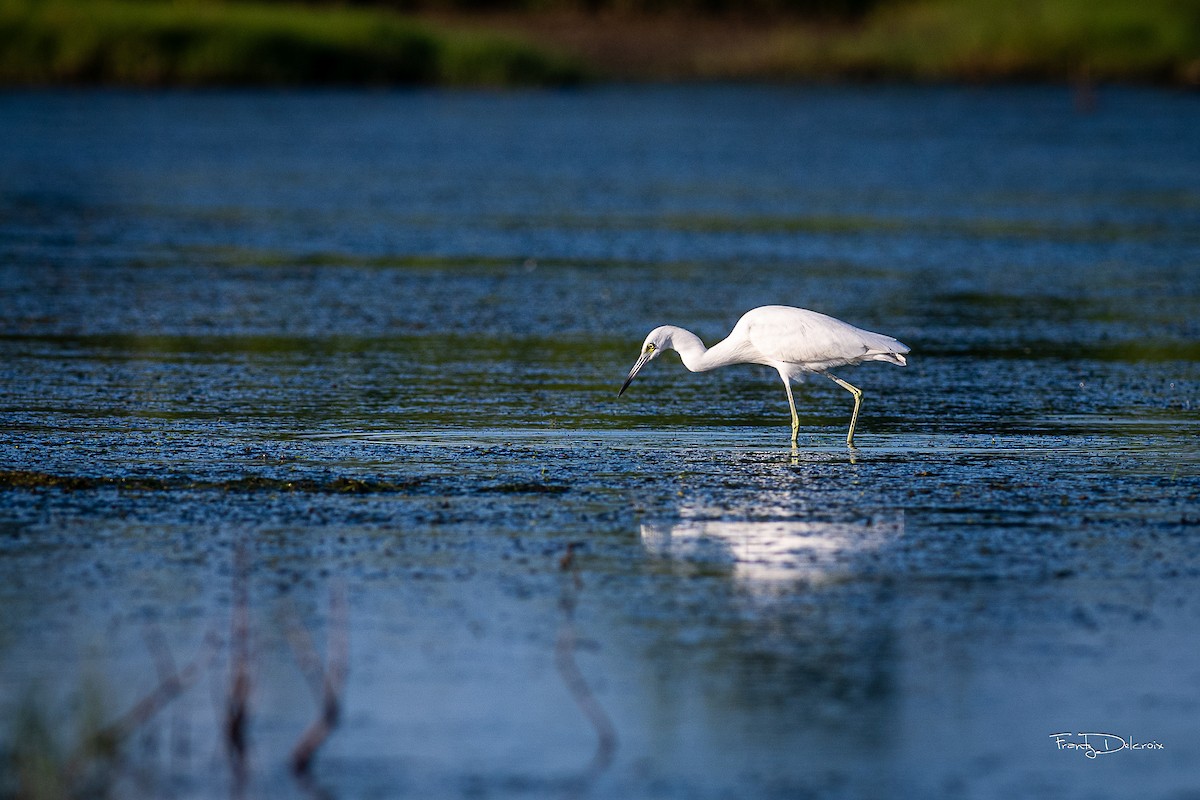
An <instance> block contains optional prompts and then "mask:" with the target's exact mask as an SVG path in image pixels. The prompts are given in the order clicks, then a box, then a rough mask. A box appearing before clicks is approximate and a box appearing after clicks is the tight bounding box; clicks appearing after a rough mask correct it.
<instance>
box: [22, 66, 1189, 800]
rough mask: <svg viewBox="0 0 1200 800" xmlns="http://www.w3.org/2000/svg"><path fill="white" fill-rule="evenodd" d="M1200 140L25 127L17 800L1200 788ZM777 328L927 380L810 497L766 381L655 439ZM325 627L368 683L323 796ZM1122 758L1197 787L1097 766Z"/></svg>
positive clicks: (843, 105)
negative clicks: (302, 749) (756, 331)
mask: <svg viewBox="0 0 1200 800" xmlns="http://www.w3.org/2000/svg"><path fill="white" fill-rule="evenodd" d="M1198 126H1200V100H1198V98H1197V97H1196V96H1195V95H1190V94H1179V93H1172V92H1161V91H1154V90H1133V89H1110V90H1103V91H1101V92H1100V94H1099V96H1098V104H1097V106H1096V107H1095V108H1094V109H1091V110H1087V111H1081V110H1080V109H1078V108H1077V107H1076V105H1075V104H1074V103H1073V99H1072V97H1071V96H1070V94H1069V93H1068V92H1066V91H1065V90H1061V89H1052V88H1045V89H1036V88H1020V89H986V90H983V89H978V90H977V89H952V88H944V89H929V88H926V89H907V88H898V87H887V88H884V87H879V88H805V89H788V88H755V87H703V88H679V87H670V88H612V89H593V90H585V91H577V92H564V93H540V92H539V93H522V92H514V93H479V94H475V93H441V92H402V93H388V92H375V93H373V92H334V93H308V92H297V93H208V92H204V93H170V94H140V93H121V92H86V93H70V92H32V93H12V94H7V95H3V96H0V138H2V140H3V141H4V142H5V143H6V144H5V147H4V148H0V298H2V299H0V375H2V376H3V378H2V386H3V389H2V392H0V421H2V425H0V447H2V450H0V454H2V456H0V457H2V462H0V470H2V472H0V477H2V478H3V485H2V486H0V607H3V609H4V613H3V615H2V616H0V708H3V710H4V711H3V717H4V718H5V719H7V720H9V723H8V724H7V725H6V726H4V727H3V728H0V749H2V750H3V753H4V754H5V756H6V758H5V762H4V763H5V765H6V766H5V771H4V772H3V773H0V779H2V781H3V784H2V785H3V791H4V792H5V793H6V794H7V793H10V792H11V791H14V790H15V787H19V786H25V787H28V786H30V785H43V784H45V785H50V786H59V787H60V788H61V787H62V786H63V785H66V786H67V788H75V789H79V788H80V787H81V786H83V785H85V784H86V783H87V781H88V780H90V781H93V782H94V783H96V784H98V785H100V786H103V787H110V788H112V789H113V793H114V794H116V795H118V796H134V795H142V796H144V795H147V794H153V795H156V796H174V797H209V796H226V795H233V796H238V795H243V796H272V797H278V796H306V795H309V794H314V793H315V794H324V795H326V796H332V797H363V796H370V797H409V796H413V797H467V796H471V797H476V796H485V797H578V796H593V797H612V798H628V797H667V798H693V797H754V798H765V797H846V798H850V797H880V798H891V797H896V796H918V795H919V796H924V797H964V796H970V797H1014V796H1022V797H1054V798H1064V797H1102V796H1112V797H1127V796H1131V794H1134V793H1136V794H1138V795H1139V796H1184V795H1185V793H1186V792H1188V791H1194V787H1195V779H1196V772H1195V767H1194V756H1193V754H1192V753H1191V752H1190V751H1189V748H1190V739H1191V738H1192V735H1193V733H1194V730H1195V724H1194V721H1195V719H1196V716H1197V713H1200V694H1198V691H1197V687H1200V668H1198V667H1197V666H1196V664H1195V663H1194V658H1193V657H1192V654H1193V653H1195V652H1196V649H1197V646H1198V645H1200V635H1198V634H1197V631H1198V630H1200V626H1198V625H1197V623H1198V622H1200V594H1198V593H1197V589H1200V546H1198V543H1197V539H1196V536H1197V527H1196V526H1197V522H1198V521H1200V503H1198V500H1200V478H1198V474H1197V473H1198V466H1200V450H1198V448H1197V445H1196V442H1197V434H1198V433H1200V408H1198V406H1197V403H1198V401H1200V344H1198V342H1200V288H1198V287H1200V184H1198V182H1197V176H1200V151H1198V150H1197V149H1196V148H1195V146H1194V132H1195V130H1196V129H1197V127H1198ZM766 303H788V304H794V305H802V306H806V307H810V308H815V309H818V310H821V311H824V312H826V313H831V314H834V315H836V316H839V317H841V318H844V319H846V320H848V321H850V322H852V323H855V324H858V325H860V326H863V327H866V328H869V329H872V330H879V331H882V332H885V333H888V334H891V335H894V336H896V337H897V338H899V339H901V340H902V341H904V342H906V343H907V344H909V345H910V346H911V347H912V348H913V352H912V355H911V357H910V363H909V366H908V367H907V368H905V369H898V368H895V367H892V366H890V365H884V364H871V365H866V366H863V367H860V368H857V369H849V370H846V371H845V374H844V375H843V377H845V378H847V379H848V380H850V381H852V382H854V383H856V384H857V385H859V386H861V387H863V388H864V390H865V392H866V399H865V403H864V408H863V415H862V417H861V418H860V421H859V430H858V433H857V435H856V442H857V444H858V448H857V449H855V450H848V449H847V448H846V447H845V445H844V439H845V426H846V425H847V423H848V419H849V412H850V407H851V402H850V398H849V396H848V395H847V394H846V393H845V392H843V391H842V390H840V389H839V388H837V387H836V386H834V385H833V384H832V383H830V382H828V381H826V380H824V379H820V378H817V379H814V380H811V381H809V382H807V383H805V384H803V385H801V386H799V387H798V388H797V401H798V405H799V411H800V415H801V437H800V445H799V447H798V448H797V449H795V450H792V449H791V448H790V447H789V446H788V441H787V437H788V412H787V409H786V404H785V399H784V396H783V392H782V388H781V387H780V386H779V382H778V377H777V376H774V375H773V374H772V373H771V372H770V371H769V370H766V369H761V368H757V367H735V368H729V369H725V370H720V371H717V372H714V373H708V374H702V375H694V374H691V373H687V372H686V371H685V370H683V369H682V367H681V366H679V365H678V363H673V362H675V361H676V359H674V358H673V357H667V358H664V359H661V360H659V361H658V362H657V363H655V364H654V365H652V366H651V367H650V368H648V369H647V370H646V371H645V372H644V373H643V375H642V377H639V379H638V381H637V382H636V383H634V385H633V386H632V388H631V390H630V392H628V393H627V394H626V395H625V396H624V397H622V398H620V399H619V400H618V399H617V397H616V389H617V388H618V387H619V386H620V383H621V380H622V379H623V378H624V375H625V373H626V371H627V370H628V368H629V366H630V365H631V364H632V361H633V359H634V357H635V356H636V354H637V350H638V346H639V344H640V342H641V340H642V337H643V336H644V335H645V333H646V332H647V331H648V330H649V329H650V328H652V327H653V326H655V325H657V324H660V323H664V322H672V323H676V324H681V325H684V326H687V327H690V328H692V329H694V330H695V331H696V332H697V333H699V334H700V335H701V336H702V337H703V338H704V339H705V340H706V341H707V342H709V343H710V344H711V343H712V342H713V341H715V340H717V339H719V338H720V337H721V336H723V335H724V334H725V333H726V332H727V331H728V329H729V328H730V327H731V326H732V324H733V323H734V322H735V321H736V319H737V317H738V316H739V315H740V314H741V313H742V312H743V311H745V310H747V309H749V308H751V307H753V306H756V305H760V304H766ZM242 593H244V594H245V595H246V599H245V600H240V599H239V597H240V596H241V594H242ZM340 597H344V598H345V603H346V611H345V614H344V617H343V615H342V612H340V611H339V610H338V609H339V605H338V603H339V601H338V599H337V598H340ZM243 616H244V617H245V618H247V619H248V628H249V631H250V633H249V638H248V640H243V639H242V638H239V637H240V634H239V633H238V628H237V626H236V624H235V622H236V621H237V620H238V619H240V618H242V617H243ZM343 619H344V620H345V621H344V622H342V621H341V620H343ZM305 630H307V631H308V632H309V634H308V635H311V637H312V640H313V645H312V647H313V648H314V649H315V650H316V651H317V652H318V653H319V654H321V655H322V657H323V656H324V654H326V653H331V654H333V658H334V660H335V661H336V660H337V659H336V652H337V650H338V644H337V642H338V641H339V637H340V636H341V635H342V634H344V635H345V636H346V637H347V638H348V640H349V648H350V650H349V657H348V659H347V664H348V668H349V673H348V674H349V677H348V681H347V683H346V686H345V689H344V693H343V700H344V703H343V706H344V707H343V713H342V716H341V718H340V721H339V724H338V726H337V727H336V729H335V730H334V732H333V734H332V736H331V737H330V738H329V739H328V741H327V742H326V743H325V745H324V746H323V747H322V748H321V749H320V750H319V751H318V753H317V756H316V761H315V762H314V766H313V770H312V777H311V780H310V781H308V782H305V781H301V780H297V779H296V778H294V777H293V776H292V775H291V774H290V773H289V770H288V758H289V752H290V750H291V748H292V747H293V746H294V744H295V742H296V741H297V740H298V738H299V737H300V735H301V733H302V732H303V731H304V729H305V728H306V726H308V725H309V724H310V723H311V722H312V721H313V720H314V719H315V718H316V716H317V709H318V702H317V698H316V697H315V696H314V694H313V692H311V691H310V689H309V687H308V686H307V685H306V679H305V667H306V666H307V667H309V668H310V669H309V672H312V669H311V667H312V662H313V659H312V658H310V657H307V656H306V655H305V653H306V652H307V649H306V645H305V644H304V642H305V634H303V633H301V631H305ZM239 642H246V644H245V647H246V648H247V649H246V651H245V652H246V655H244V656H238V655H237V653H238V652H239V647H241V646H242V645H241V644H239ZM167 654H169V658H168V657H167ZM172 660H173V661H174V662H175V665H176V666H175V669H185V667H186V665H187V664H189V663H192V662H194V663H192V666H193V668H194V671H193V672H192V673H189V675H190V676H191V677H192V678H193V679H194V681H193V682H192V683H191V684H189V685H188V687H187V688H186V691H184V692H182V693H181V694H180V695H179V696H178V697H175V698H174V699H172V700H171V701H170V702H167V703H165V704H164V705H163V706H162V708H161V709H159V710H157V713H154V714H146V715H144V716H137V714H136V713H135V715H134V717H132V718H129V717H126V718H123V717H122V714H125V713H126V712H127V711H128V710H129V709H130V708H134V707H135V706H136V704H137V703H138V702H139V701H143V700H145V699H146V698H147V697H149V696H151V695H153V692H154V690H155V688H156V687H161V685H163V684H164V682H165V680H166V678H165V677H164V676H169V675H170V674H171V672H172V669H173V668H172V667H170V666H169V665H168V662H169V661H172ZM239 664H240V665H242V666H243V667H245V669H246V670H247V672H248V674H249V677H250V691H249V694H248V699H247V701H246V705H245V710H246V712H247V715H248V716H247V719H248V728H247V736H248V742H249V749H248V751H247V757H246V760H245V761H244V763H243V768H242V770H241V772H240V773H239V772H238V770H237V769H236V768H235V766H234V763H233V761H234V760H233V759H232V758H231V757H230V756H229V753H228V747H227V739H228V737H227V736H226V735H225V734H224V733H223V730H224V727H223V726H224V721H223V720H224V715H225V711H224V708H225V705H226V703H227V702H228V700H229V697H230V695H231V689H230V686H231V684H232V682H233V679H232V674H233V673H234V672H236V671H237V667H238V665H239ZM318 683H319V681H318ZM317 693H318V694H319V687H318V692H317ZM121 719H126V720H129V719H133V720H134V722H132V723H130V724H129V725H128V726H127V728H126V729H122V731H123V733H122V740H121V747H120V753H121V758H120V759H118V760H116V761H110V760H107V759H106V758H104V757H102V756H100V755H96V754H94V753H93V754H84V755H80V753H81V752H82V751H81V750H80V747H81V742H84V741H86V740H87V733H86V731H87V730H88V726H89V725H91V726H92V727H93V728H94V727H96V726H101V727H103V726H104V725H111V724H113V722H114V721H119V720H121ZM1087 731H1092V732H1108V733H1112V734H1115V735H1120V736H1122V737H1124V738H1126V739H1130V738H1132V739H1135V740H1137V741H1139V742H1147V741H1156V742H1158V743H1161V744H1163V745H1164V747H1163V749H1161V750H1157V749H1156V750H1124V751H1121V752H1118V753H1113V754H1109V755H1105V756H1102V757H1101V758H1099V759H1092V760H1089V759H1086V758H1085V757H1083V755H1081V753H1080V751H1078V750H1067V749H1060V748H1059V747H1058V746H1057V745H1056V742H1055V740H1054V739H1053V738H1052V737H1051V735H1052V734H1056V733H1064V732H1070V733H1078V732H1087ZM1074 741H1078V739H1075V740H1074ZM1097 741H1098V740H1097ZM31 753H33V754H35V755H37V756H38V757H39V758H43V757H44V758H43V760H42V761H39V762H38V763H43V762H45V763H49V764H51V765H52V766H50V767H46V768H45V770H44V772H43V773H37V774H40V775H41V777H30V774H31V773H30V772H29V769H28V765H29V764H30V763H32V762H31V758H33V757H32V756H31V755H30V754H31ZM72 753H74V754H75V755H74V759H72ZM47 754H50V755H47ZM55 754H57V755H55ZM80 763H83V764H85V765H86V768H80V767H79V766H78V765H79V764H80ZM20 765H23V766H21V769H20V770H19V769H18V768H17V766H20ZM54 765H57V766H54ZM21 770H24V771H21Z"/></svg>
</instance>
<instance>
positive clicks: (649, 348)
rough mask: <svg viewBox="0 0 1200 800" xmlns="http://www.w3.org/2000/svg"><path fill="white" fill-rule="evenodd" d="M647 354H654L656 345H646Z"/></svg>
mask: <svg viewBox="0 0 1200 800" xmlns="http://www.w3.org/2000/svg"><path fill="white" fill-rule="evenodd" d="M646 352H647V353H653V352H654V345H652V344H648V345H646Z"/></svg>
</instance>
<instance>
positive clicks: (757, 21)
mask: <svg viewBox="0 0 1200 800" xmlns="http://www.w3.org/2000/svg"><path fill="white" fill-rule="evenodd" d="M862 5H863V8H864V10H863V13H862V14H860V15H856V16H853V17H848V16H842V17H840V18H829V17H824V18H817V19H806V18H803V17H799V16H796V15H780V16H777V17H773V18H769V19H768V18H763V17H755V16H736V17H719V16H707V17H706V16H704V15H697V14H683V13H670V12H668V13H662V14H657V15H644V14H643V15H632V16H630V15H624V16H622V15H620V14H600V15H599V16H597V15H588V14H581V13H570V12H560V13H548V14H541V15H538V14H513V13H507V14H505V13H497V14H493V15H492V16H491V17H489V18H488V19H487V24H488V25H490V26H491V27H493V28H496V29H500V30H508V31H512V32H515V33H521V34H523V35H525V36H527V37H528V38H530V40H531V41H535V42H541V43H543V44H546V45H550V46H554V47H557V48H559V49H561V50H562V51H563V52H568V53H572V54H573V55H575V56H577V57H579V58H580V59H582V60H584V61H586V62H587V63H589V64H590V65H592V66H593V68H594V69H596V70H597V71H598V72H599V73H601V74H607V75H614V76H618V77H623V78H632V79H639V78H647V77H649V78H656V79H731V78H732V79H743V78H745V79H772V80H818V81H826V80H902V81H1016V80H1021V81H1024V80H1039V81H1078V80H1081V79H1089V80H1096V81H1137V82H1153V83H1166V84H1178V85H1192V86H1196V85H1200V0H891V1H890V2H889V1H887V0H881V2H875V3H863V4H862ZM474 19H476V20H478V19H479V18H478V17H477V16H476V17H474Z"/></svg>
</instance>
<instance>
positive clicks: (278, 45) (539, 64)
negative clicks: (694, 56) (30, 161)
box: [0, 0, 583, 86]
mask: <svg viewBox="0 0 1200 800" xmlns="http://www.w3.org/2000/svg"><path fill="white" fill-rule="evenodd" d="M582 74H583V73H582V69H581V68H580V66H579V65H578V64H577V63H576V62H573V61H571V60H569V59H567V58H564V57H560V56H555V55H551V54H549V53H548V52H547V51H546V50H544V49H539V48H537V47H534V46H531V45H529V44H527V43H525V42H522V41H521V40H520V39H518V38H514V37H512V36H501V35H497V34H492V33H479V32H472V31H469V30H461V29H460V30H445V29H441V28H439V27H437V26H433V25H429V24H421V23H418V22H415V21H413V20H411V19H407V18H405V17H401V16H399V15H396V14H392V13H389V12H385V11H380V10H374V9H353V8H338V7H328V8H321V7H299V6H290V5H274V4H257V3H224V2H186V3H185V2H180V3H171V2H154V1H150V2H136V0H75V1H74V2H72V1H71V0H44V1H42V2H39V1H38V0H0V82H2V83H5V84H8V85H40V84H63V83H66V84H122V85H138V86H162V85H185V86H205V85H245V84H313V83H346V84H418V83H419V84H450V85H509V84H560V83H568V82H573V81H577V80H579V79H580V78H581V77H582Z"/></svg>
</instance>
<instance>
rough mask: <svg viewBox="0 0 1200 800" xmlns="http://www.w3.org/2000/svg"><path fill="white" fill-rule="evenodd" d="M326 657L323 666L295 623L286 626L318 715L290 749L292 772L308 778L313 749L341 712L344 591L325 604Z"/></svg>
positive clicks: (346, 664) (345, 663)
mask: <svg viewBox="0 0 1200 800" xmlns="http://www.w3.org/2000/svg"><path fill="white" fill-rule="evenodd" d="M329 617H330V620H329V625H330V628H329V658H328V663H327V664H326V665H325V666H322V665H321V659H320V657H319V656H318V655H317V650H316V647H315V646H314V644H313V640H312V636H311V635H310V634H309V632H308V631H307V630H306V629H305V628H304V627H303V626H302V625H300V624H299V623H298V622H295V621H293V624H291V625H289V626H288V641H289V642H291V645H292V652H293V653H294V654H295V656H296V661H297V662H298V663H299V665H300V669H301V671H302V672H304V675H305V677H306V678H307V679H308V682H309V686H310V687H311V688H312V690H313V695H314V696H315V697H316V700H317V704H318V705H319V706H320V713H319V714H318V715H317V719H316V720H315V721H314V722H313V723H312V725H310V726H309V727H308V730H306V731H305V732H304V733H303V734H302V735H301V737H300V739H299V741H297V742H296V746H295V747H294V748H293V749H292V772H293V773H294V774H295V775H297V776H300V777H305V776H307V775H308V772H309V769H310V768H311V767H312V761H313V758H314V757H315V756H316V754H317V750H319V749H320V747H321V745H322V744H324V743H325V740H326V739H328V738H329V735H330V734H331V733H333V729H334V728H336V727H337V724H338V720H339V719H340V717H341V713H342V694H343V693H344V691H345V688H346V677H347V675H348V674H349V670H350V638H349V633H348V628H349V620H348V617H349V612H348V609H347V604H346V595H345V591H344V590H335V591H334V592H333V593H332V594H331V596H330V601H329Z"/></svg>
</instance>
